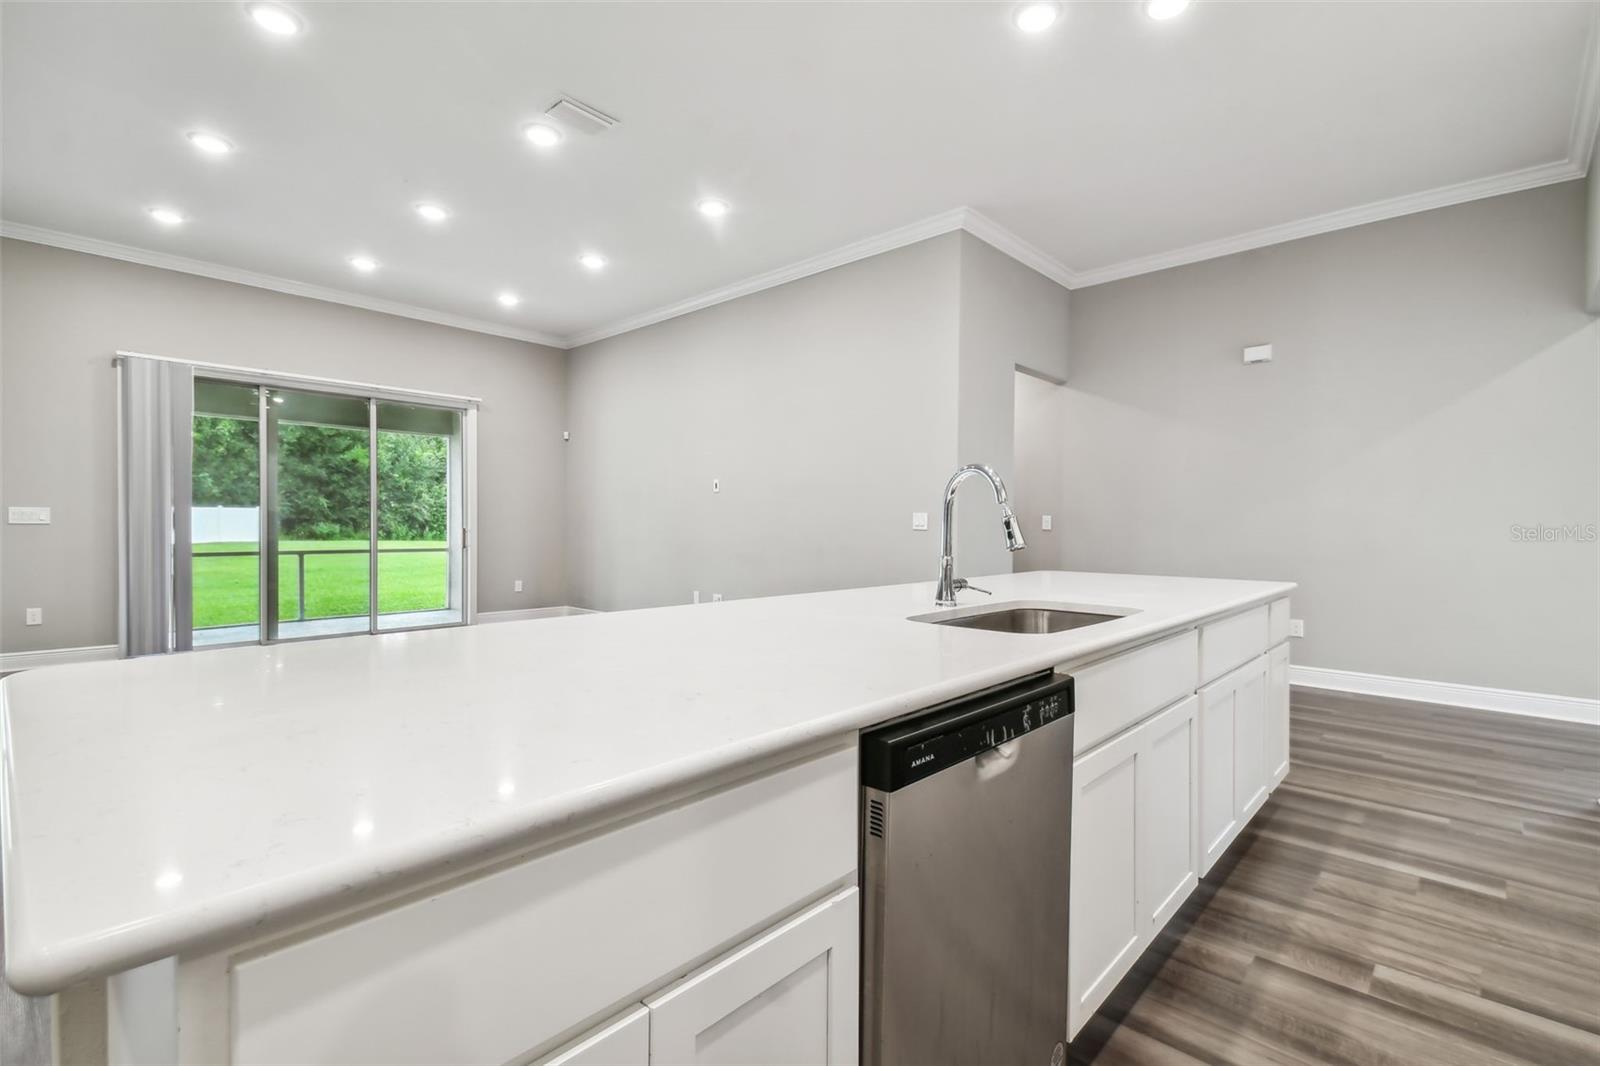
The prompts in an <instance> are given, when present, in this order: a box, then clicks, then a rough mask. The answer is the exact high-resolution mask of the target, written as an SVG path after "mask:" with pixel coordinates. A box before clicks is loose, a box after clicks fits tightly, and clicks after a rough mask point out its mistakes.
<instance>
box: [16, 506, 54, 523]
mask: <svg viewBox="0 0 1600 1066" xmlns="http://www.w3.org/2000/svg"><path fill="white" fill-rule="evenodd" d="M6 521H7V522H10V523H11V524H12V525H14V526H47V525H49V524H50V508H48V507H8V508H7V509H6Z"/></svg>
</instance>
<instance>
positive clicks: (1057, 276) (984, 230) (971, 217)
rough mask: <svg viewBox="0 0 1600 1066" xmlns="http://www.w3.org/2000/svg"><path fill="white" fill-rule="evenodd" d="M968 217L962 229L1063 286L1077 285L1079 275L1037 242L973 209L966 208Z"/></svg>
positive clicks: (964, 220) (963, 220)
mask: <svg viewBox="0 0 1600 1066" xmlns="http://www.w3.org/2000/svg"><path fill="white" fill-rule="evenodd" d="M963 211H964V212H965V216H964V217H963V218H962V220H961V228H962V229H964V230H966V231H967V232H968V233H970V234H972V235H973V236H974V237H976V238H978V240H980V241H982V242H983V243H984V244H987V245H989V247H991V248H993V249H995V250H996V251H999V252H1004V253H1005V254H1006V255H1009V256H1010V257H1011V258H1013V259H1015V260H1016V261H1017V262H1019V263H1021V264H1022V265H1023V266H1025V267H1031V268H1032V269H1034V270H1036V271H1038V272H1039V273H1040V274H1043V275H1044V276H1045V277H1047V278H1049V279H1050V280H1051V281H1053V282H1055V283H1056V284H1057V285H1060V286H1061V287H1062V288H1064V289H1074V288H1077V287H1078V284H1079V282H1078V275H1077V273H1076V272H1074V271H1073V270H1072V269H1071V268H1069V267H1068V266H1067V265H1066V264H1064V263H1062V262H1061V260H1059V259H1057V258H1056V257H1055V256H1053V255H1051V254H1050V253H1049V252H1046V251H1045V250H1044V249H1043V248H1040V247H1039V246H1038V245H1036V244H1030V243H1029V242H1028V241H1025V240H1023V239H1022V238H1021V237H1019V236H1017V235H1016V234H1015V233H1012V232H1011V231H1010V230H1008V229H1006V228H1005V227H1004V226H1002V225H1000V223H998V222H996V221H995V220H994V219H992V218H990V217H989V216H988V215H985V214H980V213H979V212H977V211H974V210H973V209H972V208H970V207H968V208H963Z"/></svg>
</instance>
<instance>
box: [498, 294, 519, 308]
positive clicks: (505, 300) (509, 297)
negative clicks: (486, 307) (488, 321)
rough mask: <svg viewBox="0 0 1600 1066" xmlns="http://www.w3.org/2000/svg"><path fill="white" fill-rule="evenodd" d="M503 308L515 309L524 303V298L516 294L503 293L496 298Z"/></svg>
mask: <svg viewBox="0 0 1600 1066" xmlns="http://www.w3.org/2000/svg"><path fill="white" fill-rule="evenodd" d="M495 300H496V301H497V302H498V303H499V304H500V306H501V307H515V306H517V305H518V304H519V303H521V302H522V297H520V296H518V295H517V294H516V293H514V292H503V293H501V294H500V295H498V296H496V297H495Z"/></svg>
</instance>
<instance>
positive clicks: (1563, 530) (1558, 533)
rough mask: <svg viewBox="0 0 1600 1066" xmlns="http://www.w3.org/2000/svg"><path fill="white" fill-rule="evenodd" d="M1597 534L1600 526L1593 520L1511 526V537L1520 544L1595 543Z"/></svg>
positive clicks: (1599, 531) (1599, 534)
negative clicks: (1555, 524)
mask: <svg viewBox="0 0 1600 1066" xmlns="http://www.w3.org/2000/svg"><path fill="white" fill-rule="evenodd" d="M1597 536H1600V528H1597V527H1596V525H1595V523H1593V522H1572V523H1569V524H1567V525H1564V526H1547V525H1545V524H1544V523H1543V522H1539V523H1536V524H1534V525H1531V526H1521V525H1514V526H1512V527H1511V539H1512V541H1513V542H1515V543H1518V544H1554V543H1558V542H1561V541H1566V542H1568V543H1573V544H1593V543H1594V542H1595V540H1596V538H1597Z"/></svg>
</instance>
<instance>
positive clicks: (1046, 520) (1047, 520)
mask: <svg viewBox="0 0 1600 1066" xmlns="http://www.w3.org/2000/svg"><path fill="white" fill-rule="evenodd" d="M1052 521H1053V520H1052V519H1051V517H1050V516H1049V515H1045V516H1044V517H1043V518H1041V519H1039V527H1040V528H1041V529H1043V530H1044V531H1045V532H1046V533H1048V532H1050V524H1051V522H1052Z"/></svg>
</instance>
